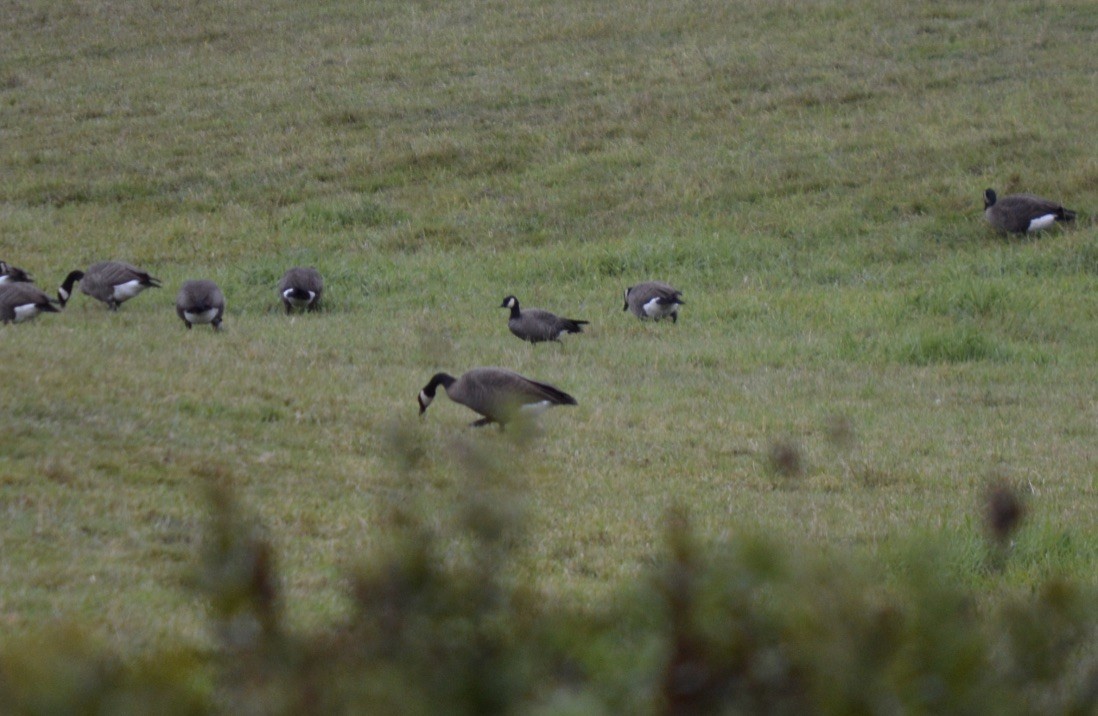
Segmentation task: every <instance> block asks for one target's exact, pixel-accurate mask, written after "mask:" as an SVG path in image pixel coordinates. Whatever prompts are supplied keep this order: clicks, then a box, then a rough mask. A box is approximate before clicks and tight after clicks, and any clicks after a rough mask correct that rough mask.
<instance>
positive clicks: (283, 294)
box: [278, 266, 324, 313]
mask: <svg viewBox="0 0 1098 716" xmlns="http://www.w3.org/2000/svg"><path fill="white" fill-rule="evenodd" d="M323 293H324V279H323V278H321V276H320V272H319V271H317V270H316V269H315V268H311V267H310V268H302V267H300V266H297V267H294V268H292V269H290V270H288V271H287V272H286V273H284V274H283V275H282V278H281V279H280V280H279V282H278V296H279V298H281V299H282V303H283V304H284V305H285V306H286V313H290V312H291V311H292V310H293V309H295V308H303V309H305V310H307V311H315V310H316V309H317V308H319V307H320V297H321V295H322V294H323Z"/></svg>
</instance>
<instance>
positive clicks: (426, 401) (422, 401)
mask: <svg viewBox="0 0 1098 716" xmlns="http://www.w3.org/2000/svg"><path fill="white" fill-rule="evenodd" d="M432 400H434V398H432V397H431V396H429V395H427V391H425V390H421V391H419V407H421V408H423V409H425V410H426V408H427V406H428V405H430V404H431V401H432Z"/></svg>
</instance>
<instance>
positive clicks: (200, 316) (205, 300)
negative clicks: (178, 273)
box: [175, 279, 225, 331]
mask: <svg viewBox="0 0 1098 716" xmlns="http://www.w3.org/2000/svg"><path fill="white" fill-rule="evenodd" d="M175 312H176V314H177V315H178V316H179V318H180V319H182V320H183V323H184V324H185V325H186V326H187V328H188V329H190V327H191V326H192V325H193V324H195V323H209V324H210V325H212V326H213V329H214V330H215V331H216V330H220V329H221V316H222V315H223V314H224V313H225V296H224V294H222V293H221V289H220V288H218V287H217V284H216V283H214V282H213V281H207V280H204V279H203V280H192V281H184V282H183V285H182V286H180V288H179V294H178V295H177V296H176V297H175Z"/></svg>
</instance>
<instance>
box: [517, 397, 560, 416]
mask: <svg viewBox="0 0 1098 716" xmlns="http://www.w3.org/2000/svg"><path fill="white" fill-rule="evenodd" d="M551 405H552V403H551V402H549V401H548V400H539V401H538V402H536V403H527V404H526V405H524V406H522V408H520V409H519V410H520V412H522V413H524V414H526V415H541V414H542V413H544V412H545V411H546V410H548V409H549V406H551Z"/></svg>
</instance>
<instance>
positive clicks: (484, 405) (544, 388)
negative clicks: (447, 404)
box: [447, 368, 576, 422]
mask: <svg viewBox="0 0 1098 716" xmlns="http://www.w3.org/2000/svg"><path fill="white" fill-rule="evenodd" d="M454 388H455V389H451V390H448V391H447V393H448V394H449V395H450V397H451V398H452V399H454V400H456V401H457V402H459V403H462V404H463V405H465V406H466V407H468V408H471V409H472V410H474V411H476V412H478V413H480V414H481V415H485V416H487V417H489V418H492V419H493V420H496V421H497V422H506V421H507V420H508V419H509V418H510V417H512V415H513V414H514V413H515V411H517V410H520V409H522V408H523V407H524V406H527V405H533V404H536V403H543V402H544V403H547V404H549V405H576V399H575V398H573V397H572V396H571V395H569V394H568V393H565V392H564V391H563V390H560V389H559V388H557V387H555V386H552V385H549V384H548V383H542V382H539V381H536V380H530V379H529V378H527V377H525V376H522V375H519V374H518V373H515V372H514V371H510V370H506V369H504V368H474V369H473V370H470V371H468V372H466V373H465V374H464V375H462V376H461V379H460V380H459V381H458V383H457V384H456V386H454Z"/></svg>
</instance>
